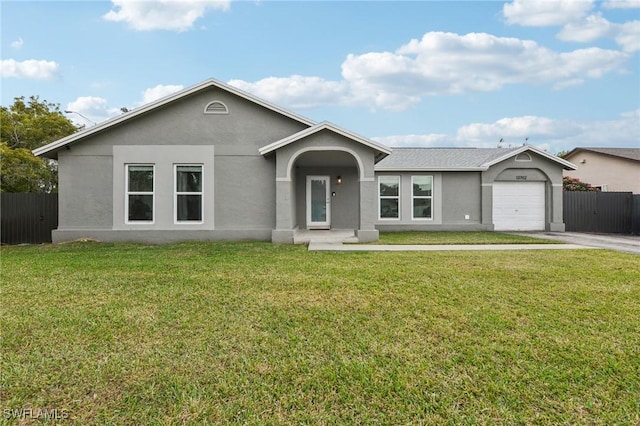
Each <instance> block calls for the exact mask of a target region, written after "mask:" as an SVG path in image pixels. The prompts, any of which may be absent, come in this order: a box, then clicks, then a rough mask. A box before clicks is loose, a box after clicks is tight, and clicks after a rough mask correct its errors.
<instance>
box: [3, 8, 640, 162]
mask: <svg viewBox="0 0 640 426" xmlns="http://www.w3.org/2000/svg"><path fill="white" fill-rule="evenodd" d="M0 8H1V9H0V14H1V20H2V21H1V36H2V37H1V46H0V47H1V49H2V50H1V55H0V57H1V59H2V62H1V84H2V86H1V97H2V105H5V106H6V105H9V104H11V103H12V102H13V98H14V97H16V96H30V95H39V96H40V97H41V99H46V100H48V101H51V102H55V103H59V104H60V105H61V107H62V109H68V110H73V111H77V112H79V113H81V114H82V115H85V116H86V117H89V118H90V119H91V120H93V121H96V122H98V121H102V120H105V119H107V118H109V117H111V116H113V115H114V114H119V109H120V107H127V108H129V109H131V108H135V107H137V106H140V105H142V104H144V103H145V102H149V101H152V100H154V99H157V98H158V97H160V96H164V95H167V94H170V93H171V92H172V91H175V90H179V89H181V88H185V87H188V86H191V85H194V84H197V83H199V82H201V81H203V80H205V79H207V78H209V77H213V78H216V79H218V80H221V81H224V82H227V83H229V84H232V85H234V86H237V87H239V88H241V89H243V90H246V91H248V92H250V93H253V94H254V95H257V96H259V97H262V98H265V99H267V100H269V101H271V102H273V103H275V104H277V105H279V106H282V107H285V108H287V109H289V110H292V111H294V112H296V113H299V114H301V115H304V116H307V117H309V118H311V119H314V120H317V121H322V120H328V121H331V122H333V123H335V124H337V125H339V126H342V127H344V128H347V129H349V130H351V131H354V132H356V133H359V134H361V135H363V136H367V137H371V138H374V139H376V140H378V141H381V142H383V143H386V144H388V145H390V146H478V147H494V146H497V144H498V141H499V140H500V139H503V140H504V142H503V146H508V145H513V146H518V145H521V144H522V143H524V142H525V140H528V143H530V144H532V145H535V146H538V147H541V148H543V149H546V150H548V151H549V152H552V153H556V152H559V151H561V150H569V149H572V148H574V147H576V146H611V147H614V146H618V147H640V75H639V74H640V59H639V56H640V54H639V51H640V0H612V1H603V2H595V1H587V0H570V1H565V0H552V1H549V0H545V1H535V0H512V1H507V2H499V1H466V2H462V1H448V2H444V1H440V2H439V1H407V2H402V1H295V2H294V1H225V0H220V1H205V0H196V1H193V0H191V1H163V2H154V1H126V0H112V1H104V2H102V1H85V2H81V1H68V2H59V1H43V2H35V1H34V2H32V1H2V2H1V3H0ZM69 118H70V119H72V120H74V121H75V122H77V123H79V124H89V125H90V123H89V122H87V121H85V120H84V119H83V118H82V117H81V116H80V115H78V114H69Z"/></svg>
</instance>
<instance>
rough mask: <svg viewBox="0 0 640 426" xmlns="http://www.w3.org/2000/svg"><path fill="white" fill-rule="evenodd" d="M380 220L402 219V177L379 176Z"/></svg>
mask: <svg viewBox="0 0 640 426" xmlns="http://www.w3.org/2000/svg"><path fill="white" fill-rule="evenodd" d="M378 195H379V200H380V201H379V206H380V207H379V208H380V210H379V212H378V213H379V215H380V219H399V218H400V176H386V175H383V176H378Z"/></svg>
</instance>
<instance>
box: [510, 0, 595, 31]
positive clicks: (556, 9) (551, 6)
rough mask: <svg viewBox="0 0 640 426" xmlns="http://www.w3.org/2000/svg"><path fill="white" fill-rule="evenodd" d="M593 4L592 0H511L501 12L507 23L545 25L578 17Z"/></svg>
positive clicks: (583, 14)
mask: <svg viewBox="0 0 640 426" xmlns="http://www.w3.org/2000/svg"><path fill="white" fill-rule="evenodd" d="M593 4H594V2H593V1H592V0H513V1H512V2H511V3H505V4H504V6H503V7H502V13H503V15H504V17H505V18H506V19H507V23H509V24H517V25H522V26H527V27H546V26H553V25H563V24H566V23H568V22H572V21H575V20H577V19H580V18H582V17H583V16H585V15H586V14H587V13H589V11H590V10H591V9H593Z"/></svg>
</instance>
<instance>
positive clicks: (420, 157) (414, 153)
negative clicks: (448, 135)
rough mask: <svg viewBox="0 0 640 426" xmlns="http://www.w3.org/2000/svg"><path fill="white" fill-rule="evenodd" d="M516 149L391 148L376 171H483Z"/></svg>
mask: <svg viewBox="0 0 640 426" xmlns="http://www.w3.org/2000/svg"><path fill="white" fill-rule="evenodd" d="M516 150H518V148H393V151H392V152H391V154H390V155H389V156H388V157H387V158H385V159H383V160H382V161H380V162H379V163H378V164H377V165H376V170H385V169H387V170H400V169H403V170H412V169H414V170H415V169H424V170H426V169H434V170H435V169H438V170H447V169H449V170H455V169H478V170H480V169H484V168H486V167H483V165H484V164H485V163H488V162H491V161H492V160H495V159H498V158H500V157H503V156H505V155H508V154H509V153H511V152H513V151H516Z"/></svg>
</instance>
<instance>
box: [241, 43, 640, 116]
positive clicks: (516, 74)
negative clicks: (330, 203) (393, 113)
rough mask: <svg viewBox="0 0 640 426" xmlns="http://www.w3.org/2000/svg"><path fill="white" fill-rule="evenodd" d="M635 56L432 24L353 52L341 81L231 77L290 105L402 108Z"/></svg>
mask: <svg viewBox="0 0 640 426" xmlns="http://www.w3.org/2000/svg"><path fill="white" fill-rule="evenodd" d="M628 58H629V55H628V54H627V53H624V52H619V51H616V50H606V49H600V48H595V47H594V48H589V49H579V50H574V51H570V52H563V53H558V52H555V51H553V50H550V49H547V48H545V47H543V46H540V45H538V44H537V43H536V42H534V41H530V40H520V39H517V38H506V37H497V36H494V35H491V34H486V33H470V34H466V35H459V34H455V33H442V32H429V33H426V34H425V35H424V36H423V37H422V39H420V40H417V39H414V40H411V41H410V42H409V43H407V44H405V45H404V46H401V47H399V48H398V49H397V50H396V51H395V52H369V53H364V54H361V55H354V54H350V55H348V56H347V58H346V59H345V61H344V62H343V64H342V76H343V80H341V81H329V80H324V79H322V78H319V77H304V76H299V75H294V76H291V77H283V78H274V77H271V78H266V79H263V80H260V81H258V82H255V83H250V82H245V81H241V80H233V81H231V82H230V84H232V85H234V86H236V87H239V88H241V89H243V90H246V91H248V92H251V93H254V94H256V95H258V96H261V97H264V98H266V99H269V100H271V101H273V102H276V103H279V104H282V105H286V106H288V107H297V108H307V107H315V106H320V105H329V104H334V105H367V106H369V107H371V108H372V109H376V108H382V109H388V110H402V109H406V108H408V107H410V106H412V105H414V104H416V103H418V102H420V101H421V99H422V98H424V97H426V96H433V95H443V94H459V93H466V92H478V91H479V92H486V91H493V90H499V89H500V88H502V87H503V86H505V85H509V84H551V85H552V86H553V87H554V88H556V89H560V88H563V87H569V86H575V85H577V84H581V83H582V82H583V81H584V80H585V79H588V78H600V77H601V76H603V75H605V74H607V73H610V72H621V71H622V68H623V65H624V63H625V62H626V61H627V60H628Z"/></svg>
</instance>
